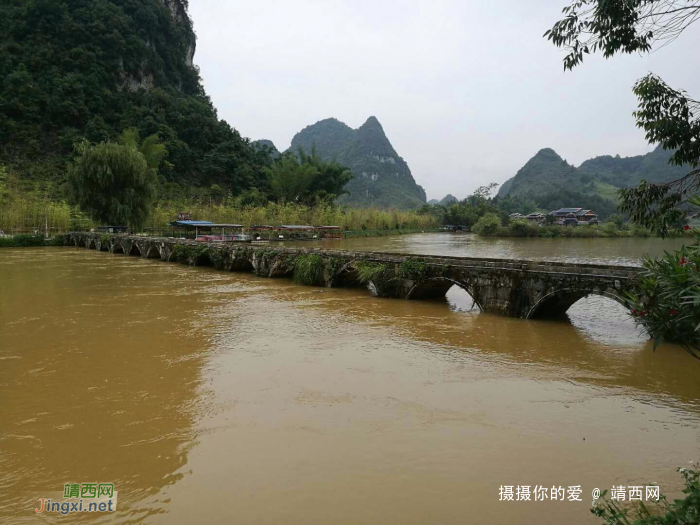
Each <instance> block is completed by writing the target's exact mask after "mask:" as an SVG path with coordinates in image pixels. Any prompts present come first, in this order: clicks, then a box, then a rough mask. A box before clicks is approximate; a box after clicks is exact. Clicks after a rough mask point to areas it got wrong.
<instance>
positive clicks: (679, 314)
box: [629, 244, 700, 359]
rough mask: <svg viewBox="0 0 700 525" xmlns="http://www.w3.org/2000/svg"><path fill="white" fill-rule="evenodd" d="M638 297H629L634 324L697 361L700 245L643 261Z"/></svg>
mask: <svg viewBox="0 0 700 525" xmlns="http://www.w3.org/2000/svg"><path fill="white" fill-rule="evenodd" d="M644 268H645V269H646V272H645V273H644V275H643V276H642V277H641V278H640V279H639V282H638V284H637V288H638V290H639V292H638V294H633V295H629V301H630V304H631V306H632V308H633V309H632V315H633V317H634V320H635V322H636V323H637V324H638V325H639V326H641V327H643V328H644V329H645V330H646V332H647V333H648V334H649V335H650V336H651V337H653V339H654V347H656V346H657V345H658V344H659V343H660V342H661V341H670V342H674V343H678V344H680V345H681V346H682V347H683V348H685V350H686V351H687V352H689V353H690V354H691V355H692V356H694V357H696V358H698V359H700V330H699V328H700V324H699V320H700V245H698V244H696V245H693V246H689V247H686V246H684V247H682V248H681V249H680V250H678V251H675V252H673V253H669V252H666V253H665V255H664V256H663V257H661V258H659V259H650V258H649V257H646V258H645V259H644Z"/></svg>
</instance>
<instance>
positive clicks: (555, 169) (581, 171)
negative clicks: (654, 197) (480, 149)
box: [498, 147, 688, 200]
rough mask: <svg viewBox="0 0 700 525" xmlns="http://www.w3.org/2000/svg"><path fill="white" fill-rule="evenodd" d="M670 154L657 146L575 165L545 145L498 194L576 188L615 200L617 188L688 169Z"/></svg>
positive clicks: (536, 193)
mask: <svg viewBox="0 0 700 525" xmlns="http://www.w3.org/2000/svg"><path fill="white" fill-rule="evenodd" d="M670 158H671V152H668V151H665V150H664V149H662V148H661V147H657V148H656V149H655V150H654V151H652V152H650V153H647V154H646V155H638V156H635V157H626V158H622V157H620V156H619V155H617V156H615V157H612V156H610V155H604V156H600V157H595V158H593V159H589V160H587V161H585V162H583V163H582V164H581V165H580V166H579V167H578V168H576V167H575V166H573V165H571V164H569V163H567V162H566V161H565V160H564V159H562V158H561V157H560V156H559V155H558V154H557V153H556V152H555V151H554V150H553V149H551V148H544V149H542V150H540V151H539V152H537V154H536V155H535V156H534V157H532V158H531V159H530V160H529V161H527V163H526V164H525V165H524V166H523V167H522V168H520V170H518V172H517V173H516V174H515V176H514V177H512V178H510V179H508V180H507V181H506V182H504V183H503V185H502V186H501V188H500V190H499V192H498V196H499V197H505V196H506V195H513V196H516V195H520V196H527V195H530V196H539V195H544V194H551V193H553V192H556V191H566V192H572V191H575V192H580V193H584V194H590V195H598V196H600V197H603V198H605V199H608V200H615V198H616V197H615V191H616V190H617V189H618V188H625V187H630V186H636V185H637V184H639V181H641V180H642V179H645V180H647V181H649V182H653V183H665V182H669V181H672V180H675V179H678V178H680V177H682V176H684V175H686V174H687V172H688V169H687V168H684V167H680V166H674V165H670V164H669V163H668V160H669V159H670Z"/></svg>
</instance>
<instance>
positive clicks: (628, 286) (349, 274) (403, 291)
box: [65, 232, 643, 318]
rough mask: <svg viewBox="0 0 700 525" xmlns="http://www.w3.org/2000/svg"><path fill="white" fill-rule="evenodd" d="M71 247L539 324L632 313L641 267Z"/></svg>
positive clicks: (76, 237)
mask: <svg viewBox="0 0 700 525" xmlns="http://www.w3.org/2000/svg"><path fill="white" fill-rule="evenodd" d="M65 240H66V243H67V244H71V245H75V246H80V247H85V248H92V249H96V250H100V251H107V252H110V253H115V254H116V253H122V254H125V255H132V256H140V257H144V258H158V259H161V260H163V261H171V262H178V263H181V264H189V265H195V266H202V265H207V266H213V267H215V268H217V269H220V270H224V271H250V272H254V273H255V274H256V275H259V276H264V277H293V278H294V279H295V280H296V281H297V282H300V283H302V284H309V285H317V286H329V287H338V286H366V287H368V288H369V289H370V291H371V292H372V293H373V294H375V295H377V296H380V297H395V298H405V299H426V298H432V297H441V296H444V295H445V294H446V293H447V291H448V290H449V289H450V288H451V287H452V286H454V285H456V286H459V287H461V288H463V289H464V290H466V291H467V292H468V293H469V294H470V295H471V296H472V298H473V299H474V301H475V303H476V304H477V305H478V306H479V307H480V308H481V310H482V311H486V312H492V313H498V314H502V315H507V316H511V317H523V318H538V317H555V316H558V315H561V314H563V313H564V312H566V310H568V308H569V307H570V306H571V305H572V304H574V303H575V302H576V301H578V300H579V299H581V298H582V297H585V296H587V295H590V294H597V295H603V296H606V297H609V298H611V299H613V300H615V301H617V302H619V303H621V304H623V305H625V306H627V301H626V298H625V297H626V293H628V292H634V291H635V281H636V278H637V277H638V276H639V275H640V274H641V272H643V270H642V268H638V267H633V266H611V265H599V264H570V263H557V262H542V261H526V260H505V259H487V258H471V257H447V256H434V255H411V254H403V253H385V252H353V251H344V250H324V249H318V248H288V247H284V246H281V245H280V244H277V243H271V244H267V245H250V244H244V243H225V244H224V243H215V242H212V243H202V242H197V241H191V240H184V239H175V238H164V237H140V236H133V235H111V234H110V235H105V234H99V233H82V232H78V233H70V234H67V235H66V237H65Z"/></svg>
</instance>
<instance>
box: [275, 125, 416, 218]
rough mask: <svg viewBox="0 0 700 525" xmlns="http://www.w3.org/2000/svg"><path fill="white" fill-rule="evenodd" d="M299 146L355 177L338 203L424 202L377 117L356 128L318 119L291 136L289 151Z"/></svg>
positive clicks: (413, 205) (398, 205) (404, 205)
mask: <svg viewBox="0 0 700 525" xmlns="http://www.w3.org/2000/svg"><path fill="white" fill-rule="evenodd" d="M268 145H269V144H268ZM299 147H301V148H303V149H304V151H306V152H307V153H310V152H311V150H312V149H313V148H314V147H315V148H316V151H317V153H318V154H319V156H321V157H322V158H323V159H325V160H336V161H337V162H339V163H340V164H343V165H344V166H347V167H348V168H350V170H351V171H352V173H353V175H354V178H353V179H352V180H351V181H350V182H349V183H348V185H347V186H346V187H345V188H346V190H348V191H349V192H350V193H349V195H343V196H342V197H340V198H339V199H338V202H339V203H341V204H347V205H350V206H358V207H370V206H373V207H378V208H399V209H413V208H418V207H420V206H422V205H423V204H425V202H426V197H425V190H424V189H423V188H422V187H421V186H420V185H418V184H416V181H415V179H414V178H413V175H412V174H411V170H410V168H409V167H408V164H406V161H404V159H403V158H401V157H400V156H399V154H398V153H397V152H396V150H395V149H394V147H393V146H392V145H391V142H389V139H388V138H387V136H386V134H385V133H384V129H383V128H382V125H381V124H380V123H379V121H378V120H377V118H376V117H369V118H368V119H367V121H366V122H365V123H364V124H362V126H360V127H359V128H358V129H352V128H351V127H350V126H348V125H347V124H344V123H343V122H340V121H339V120H337V119H335V118H328V119H325V120H321V121H319V122H317V123H316V124H312V125H310V126H307V127H306V128H304V129H303V130H301V131H300V132H299V133H297V134H296V135H294V138H293V139H292V145H291V147H290V148H289V151H292V152H296V151H297V150H298V148H299Z"/></svg>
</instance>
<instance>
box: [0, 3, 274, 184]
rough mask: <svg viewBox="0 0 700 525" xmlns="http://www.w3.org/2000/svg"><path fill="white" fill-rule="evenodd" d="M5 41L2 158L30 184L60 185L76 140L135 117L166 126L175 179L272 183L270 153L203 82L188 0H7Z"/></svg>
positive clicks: (0, 92)
mask: <svg viewBox="0 0 700 525" xmlns="http://www.w3.org/2000/svg"><path fill="white" fill-rule="evenodd" d="M0 48H1V51H0V165H3V164H4V165H6V166H7V167H8V168H9V173H10V174H11V175H12V176H14V177H16V178H19V181H20V183H21V185H23V186H31V185H33V184H36V183H46V182H53V183H60V182H61V180H62V177H63V176H64V173H65V167H66V164H67V162H68V161H69V159H70V158H71V155H72V153H73V144H74V143H76V142H77V141H79V140H81V139H82V138H86V139H88V140H89V141H92V142H99V141H102V140H114V139H115V138H116V137H117V136H119V135H120V134H121V133H122V131H123V130H124V129H126V128H129V127H132V126H133V127H136V128H138V129H139V131H140V133H141V136H144V137H145V136H149V135H152V134H154V133H157V134H158V135H159V137H160V139H161V141H162V142H163V143H164V144H165V146H166V148H167V150H168V156H167V158H166V160H165V161H164V162H163V164H162V165H161V169H160V174H161V176H162V177H163V178H164V180H165V181H167V182H170V183H171V186H173V185H172V183H177V184H176V186H175V188H176V187H177V186H189V185H192V186H206V187H208V186H209V185H211V184H218V185H220V186H222V187H224V188H226V189H227V190H230V191H231V192H232V193H233V194H234V195H236V194H238V193H240V192H242V191H243V190H245V189H247V188H250V187H252V186H261V185H264V183H265V182H264V174H263V168H264V166H265V165H266V164H269V162H270V157H269V156H268V155H266V154H265V153H264V152H261V151H259V150H258V149H256V148H254V147H252V146H251V145H250V143H249V141H248V140H247V139H244V138H242V137H241V136H240V134H239V133H238V132H237V131H236V130H234V129H233V128H232V127H231V126H229V124H227V123H226V122H225V121H222V120H219V119H218V118H217V114H216V110H215V109H214V107H213V106H212V104H211V101H210V100H209V98H208V97H207V96H206V94H205V92H204V89H203V88H202V84H201V82H200V77H199V73H198V70H197V68H196V67H195V66H194V65H193V61H192V60H193V56H194V51H195V34H194V31H193V29H192V24H191V22H190V19H189V17H188V14H187V2H186V0H63V1H59V0H7V1H4V2H2V3H1V4H0ZM171 190H173V188H172V187H171ZM173 191H176V189H175V190H173Z"/></svg>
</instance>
